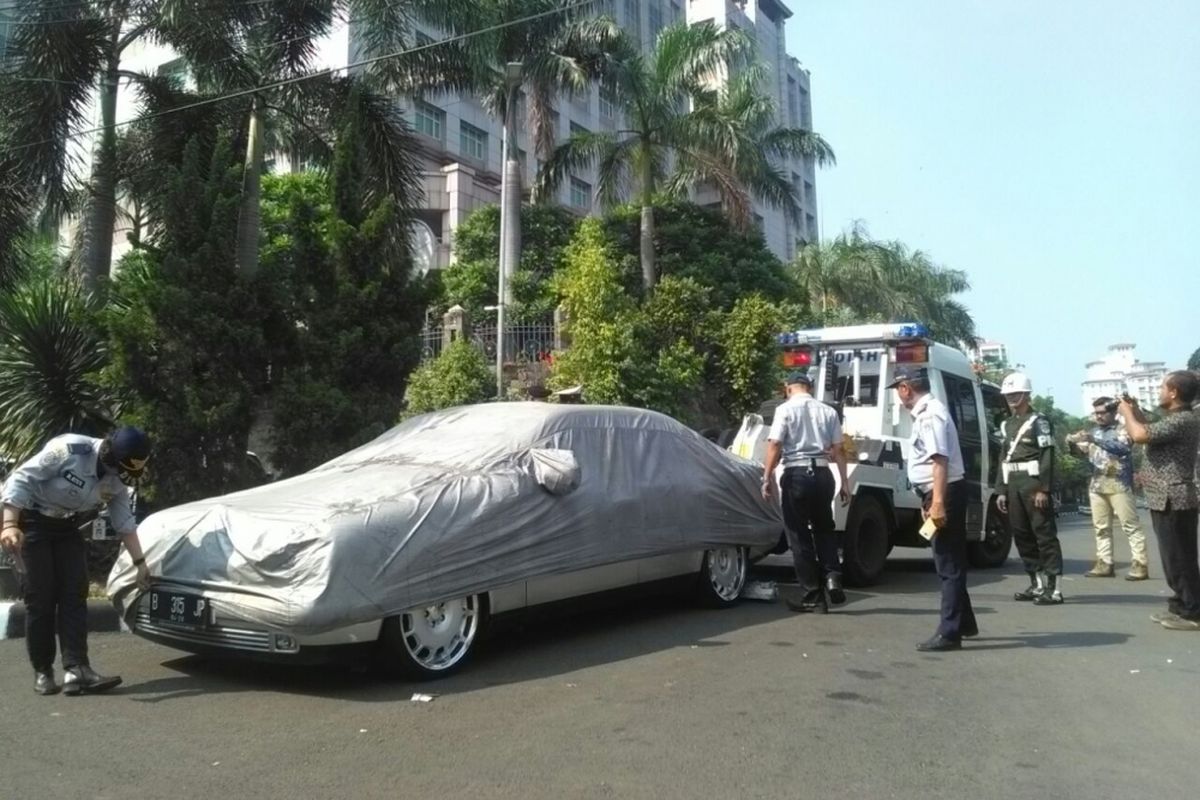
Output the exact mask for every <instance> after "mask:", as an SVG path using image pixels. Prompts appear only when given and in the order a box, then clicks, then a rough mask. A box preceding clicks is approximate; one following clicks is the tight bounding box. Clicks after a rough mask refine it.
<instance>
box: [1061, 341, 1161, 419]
mask: <svg viewBox="0 0 1200 800" xmlns="http://www.w3.org/2000/svg"><path fill="white" fill-rule="evenodd" d="M1136 349H1137V345H1135V344H1129V343H1122V344H1114V345H1110V346H1109V348H1108V354H1107V355H1106V356H1105V357H1104V358H1102V359H1099V360H1097V361H1089V362H1088V363H1087V365H1086V368H1087V377H1086V378H1085V379H1084V381H1083V405H1082V409H1083V413H1084V414H1090V413H1091V412H1092V402H1093V401H1094V400H1095V399H1096V398H1098V397H1119V396H1120V395H1121V394H1122V393H1126V392H1127V393H1129V395H1130V396H1132V397H1134V398H1135V399H1137V401H1138V403H1140V404H1141V405H1142V407H1143V408H1154V407H1155V406H1157V405H1158V389H1159V386H1160V385H1161V384H1162V380H1163V378H1165V377H1166V375H1167V372H1168V371H1169V370H1168V369H1167V366H1166V364H1165V363H1164V362H1162V361H1139V360H1138V358H1137V355H1136V353H1135V351H1136Z"/></svg>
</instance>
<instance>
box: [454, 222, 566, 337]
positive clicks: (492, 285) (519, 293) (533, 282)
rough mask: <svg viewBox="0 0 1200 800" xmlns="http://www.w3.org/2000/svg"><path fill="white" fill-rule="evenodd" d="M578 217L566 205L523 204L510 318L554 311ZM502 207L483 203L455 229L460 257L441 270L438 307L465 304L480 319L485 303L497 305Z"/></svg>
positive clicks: (543, 315)
mask: <svg viewBox="0 0 1200 800" xmlns="http://www.w3.org/2000/svg"><path fill="white" fill-rule="evenodd" d="M578 225H579V218H578V217H576V216H575V215H574V214H572V213H571V212H570V211H568V210H567V209H565V208H563V207H562V206H556V205H530V206H522V208H521V240H522V245H521V262H520V264H519V265H518V267H517V269H516V270H515V273H514V275H513V299H514V300H515V301H516V307H515V308H513V309H509V310H508V311H509V313H510V314H511V316H510V320H513V321H517V322H523V321H541V320H543V319H545V318H546V317H547V316H549V315H550V314H552V313H553V312H554V309H555V307H556V306H557V305H558V296H557V294H556V293H555V290H554V285H553V281H552V279H553V277H554V275H555V274H556V273H557V272H559V271H560V270H561V269H562V266H563V253H564V251H565V249H566V247H567V245H568V243H570V241H571V236H572V235H573V234H574V232H575V228H576V227H577V226H578ZM499 252H500V207H499V206H496V205H489V206H484V207H483V208H480V209H478V210H476V211H475V212H473V213H472V214H471V215H470V216H469V217H467V218H466V219H465V220H463V222H462V223H461V224H460V225H459V226H458V229H457V230H456V231H455V232H454V254H455V258H456V261H455V263H454V264H453V265H452V266H451V267H450V268H449V269H447V270H446V271H445V272H444V273H443V275H442V283H443V290H442V302H441V304H440V306H443V307H439V309H438V310H439V311H444V310H445V308H448V307H449V306H451V305H455V304H458V305H461V306H462V307H463V308H465V309H466V310H467V311H468V312H469V313H470V314H471V316H472V318H474V319H482V318H484V317H483V315H484V314H485V313H486V312H484V310H483V309H484V306H489V305H495V303H496V291H497V288H496V286H497V281H498V279H499V260H498V255H499Z"/></svg>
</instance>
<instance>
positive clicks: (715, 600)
mask: <svg viewBox="0 0 1200 800" xmlns="http://www.w3.org/2000/svg"><path fill="white" fill-rule="evenodd" d="M749 562H750V559H749V555H748V554H747V552H746V548H745V547H736V546H735V547H719V548H716V549H714V550H706V551H705V553H704V562H703V563H702V564H701V566H700V578H699V585H698V586H697V590H698V593H699V597H700V602H702V603H703V604H704V605H706V606H712V607H714V608H725V607H726V606H731V605H733V604H734V603H736V602H737V600H738V597H740V596H741V594H742V587H744V586H745V585H746V570H747V569H748V567H749Z"/></svg>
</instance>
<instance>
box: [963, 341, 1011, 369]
mask: <svg viewBox="0 0 1200 800" xmlns="http://www.w3.org/2000/svg"><path fill="white" fill-rule="evenodd" d="M968 355H970V356H971V358H972V359H973V360H974V361H976V362H978V363H980V364H983V365H984V366H989V367H1002V366H1009V362H1008V346H1007V345H1006V344H1004V343H1003V342H992V341H988V340H987V339H976V340H975V344H974V346H972V347H971V348H969V350H968Z"/></svg>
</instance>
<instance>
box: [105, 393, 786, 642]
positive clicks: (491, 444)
mask: <svg viewBox="0 0 1200 800" xmlns="http://www.w3.org/2000/svg"><path fill="white" fill-rule="evenodd" d="M760 474H761V467H758V466H756V465H754V464H753V463H751V462H750V461H747V460H744V459H741V458H738V457H736V456H734V455H732V454H730V453H728V452H726V451H724V450H722V449H721V448H719V447H717V446H716V445H714V444H712V443H711V442H709V441H708V440H706V439H704V438H703V437H701V436H700V435H699V434H697V433H695V432H694V431H692V430H690V429H688V428H687V427H685V426H683V425H681V424H680V423H679V422H676V421H675V420H673V419H671V418H670V417H667V416H664V415H662V414H659V413H656V412H653V411H644V410H639V409H632V408H620V407H610V406H579V405H556V404H547V403H494V404H486V405H477V406H466V407H461V408H454V409H449V410H445V411H440V412H434V413H431V414H425V415H423V416H419V417H415V418H413V419H411V420H408V421H406V422H404V423H402V424H400V425H398V426H397V427H395V428H393V429H392V430H390V431H388V432H387V433H385V434H383V435H382V436H380V437H379V438H377V439H375V440H374V441H372V442H370V443H368V444H366V445H363V446H362V447H359V448H357V449H355V450H353V451H351V452H348V453H346V454H344V455H342V456H340V457H338V458H335V459H334V460H332V461H330V462H328V463H326V464H324V465H322V466H320V467H317V468H316V469H313V470H312V471H310V472H307V473H304V474H302V475H298V476H296V477H294V478H290V479H288V480H284V481H279V482H276V483H271V484H267V485H265V486H260V487H257V488H254V489H250V490H247V491H243V492H238V493H235V494H229V495H225V496H222V497H215V498H212V499H208V500H201V501H197V502H193V503H188V504H186V505H182V506H178V507H175V508H170V509H166V510H164V511H160V512H158V513H155V514H153V515H151V516H150V517H148V518H147V519H146V520H145V522H143V524H142V525H141V526H140V528H139V535H140V537H141V541H142V547H143V549H144V550H145V554H146V560H147V563H148V565H149V567H150V570H151V572H152V574H153V575H155V576H161V577H163V578H165V579H167V580H169V581H170V583H171V584H174V585H178V586H184V587H193V588H195V589H196V590H199V591H200V592H202V593H203V594H205V595H207V596H209V597H211V598H214V600H215V601H216V604H217V606H218V608H220V609H223V610H224V611H227V612H229V613H232V614H233V615H235V616H238V617H242V618H246V619H249V620H254V621H258V622H261V623H262V624H264V625H267V626H270V627H276V628H283V629H290V630H295V631H297V632H300V633H320V632H323V631H326V630H330V629H333V628H338V627H342V626H346V625H352V624H355V623H359V622H366V621H370V620H375V619H379V618H381V617H385V616H390V615H393V614H396V613H398V612H400V611H403V610H405V609H408V608H413V607H417V606H421V605H426V604H429V603H434V602H437V601H440V600H446V599H450V598H455V597H462V596H465V595H469V594H474V593H477V592H482V591H485V590H488V589H495V588H498V587H500V586H504V585H506V584H511V583H515V582H518V581H522V580H526V579H529V578H534V577H538V576H545V575H552V574H561V573H565V572H571V571H574V570H579V569H584V568H587V567H595V566H601V565H604V564H609V563H613V562H617V561H624V560H628V559H636V558H643V557H647V556H654V555H659V554H667V553H672V552H679V551H683V550H697V549H701V548H705V547H714V546H721V545H747V546H750V547H766V546H770V545H773V544H774V543H775V542H776V541H777V540H778V537H779V534H780V532H781V531H782V530H783V522H782V519H781V516H780V512H779V509H778V506H777V504H775V503H769V502H766V501H764V500H763V499H762V497H761V495H760V490H759V478H760ZM134 578H135V570H134V569H133V566H132V563H131V561H130V558H129V555H128V554H127V553H124V552H123V553H122V555H121V557H120V558H119V559H118V561H117V563H116V564H115V565H114V566H113V570H112V572H111V574H110V576H109V581H108V591H109V594H110V595H111V596H112V598H113V602H114V603H115V604H116V606H117V608H118V610H120V611H121V612H122V613H123V614H124V615H126V617H127V618H128V615H129V612H130V609H131V606H132V605H133V604H134V603H135V602H136V600H137V597H138V591H137V589H136V587H135V585H134Z"/></svg>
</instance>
